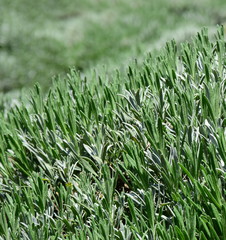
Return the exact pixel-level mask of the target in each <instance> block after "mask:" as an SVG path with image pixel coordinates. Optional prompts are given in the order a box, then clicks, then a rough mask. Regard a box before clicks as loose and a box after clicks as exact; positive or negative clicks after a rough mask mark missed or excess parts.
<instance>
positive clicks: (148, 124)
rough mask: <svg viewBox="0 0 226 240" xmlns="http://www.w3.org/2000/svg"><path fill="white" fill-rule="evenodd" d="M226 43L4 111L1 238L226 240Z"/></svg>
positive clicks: (68, 85)
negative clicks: (125, 75) (124, 75)
mask: <svg viewBox="0 0 226 240" xmlns="http://www.w3.org/2000/svg"><path fill="white" fill-rule="evenodd" d="M223 34H224V33H223V28H221V29H220V30H219V32H218V33H217V36H216V39H215V40H214V41H213V42H210V40H209V38H208V34H207V31H206V30H203V31H202V32H201V33H198V34H197V36H196V37H195V38H194V40H193V41H192V42H191V43H183V44H182V45H180V46H177V44H176V43H175V41H172V42H169V43H167V45H166V47H165V49H164V50H163V51H162V52H161V54H160V55H159V56H158V57H156V58H154V57H152V56H151V55H150V56H149V58H148V59H147V60H146V61H145V63H144V64H143V66H142V67H139V66H137V65H136V63H134V65H133V66H131V67H129V68H128V76H127V77H123V78H122V77H121V76H120V74H119V72H116V73H115V74H114V75H112V77H111V79H106V77H105V76H104V75H100V76H95V74H94V76H93V79H87V78H83V77H81V76H79V74H78V73H76V72H75V71H72V72H71V73H70V74H69V75H68V78H67V79H65V80H64V81H63V80H62V79H60V81H56V82H55V83H54V84H53V87H52V88H51V90H50V91H49V93H48V94H47V96H45V97H44V96H43V94H42V91H41V90H40V88H39V87H38V86H36V87H35V89H34V92H33V93H32V94H31V95H29V101H30V102H29V104H25V103H24V102H23V101H22V102H20V103H19V104H17V105H16V106H13V107H12V108H10V107H6V105H4V104H5V103H4V102H3V103H2V111H1V116H0V187H1V194H0V209H1V211H0V236H1V239H81V240H82V239H84V240H85V239H92V240H95V239H98V240H99V239H103V240H107V239H159V240H160V239H161V240H163V239H164V240H169V239H181V240H182V239H185V240H194V239H203V240H204V239H216V240H218V239H219V240H223V239H226V203H225V197H226V196H225V195H226V193H225V184H226V168H225V164H226V158H225V132H224V131H225V123H226V121H225V107H226V105H225V78H226V69H225V63H226V58H225V47H226V43H225V40H224V36H223Z"/></svg>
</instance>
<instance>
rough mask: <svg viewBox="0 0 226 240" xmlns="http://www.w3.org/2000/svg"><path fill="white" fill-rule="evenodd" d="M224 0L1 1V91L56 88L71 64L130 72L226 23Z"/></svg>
mask: <svg viewBox="0 0 226 240" xmlns="http://www.w3.org/2000/svg"><path fill="white" fill-rule="evenodd" d="M225 12H226V4H225V1H223V0H216V1H212V0H200V1H196V0H191V1H184V0H172V1H166V0H158V1H157V0H154V1H147V0H139V1H130V0H82V1H81V0H74V1H70V0H57V1H56V0H48V1H46V0H40V1H31V0H17V1H9V0H1V1H0V91H3V92H8V91H10V90H12V89H18V88H21V87H24V86H26V87H27V86H29V87H30V86H33V85H34V83H36V82H39V83H40V84H41V85H42V87H43V88H45V89H48V88H49V87H50V86H51V82H52V77H53V76H54V75H58V74H61V75H62V77H63V76H64V74H65V73H66V72H68V71H69V68H70V67H73V68H76V69H78V70H80V71H81V73H84V74H89V72H90V68H95V69H101V71H102V66H103V64H104V65H105V68H107V70H108V71H111V70H114V69H115V68H117V69H121V70H124V68H125V66H127V65H128V63H129V62H130V61H131V60H132V59H135V58H136V59H141V60H143V59H144V57H145V55H146V54H147V53H148V52H150V51H153V50H154V49H159V48H160V47H162V46H164V44H165V42H166V41H169V40H171V39H176V40H177V41H178V42H182V41H184V40H187V39H189V38H190V37H191V36H193V35H194V34H195V33H196V32H198V31H199V30H200V29H201V27H203V26H208V27H209V29H211V31H212V30H213V29H216V25H217V24H224V23H225V21H226V16H225Z"/></svg>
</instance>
